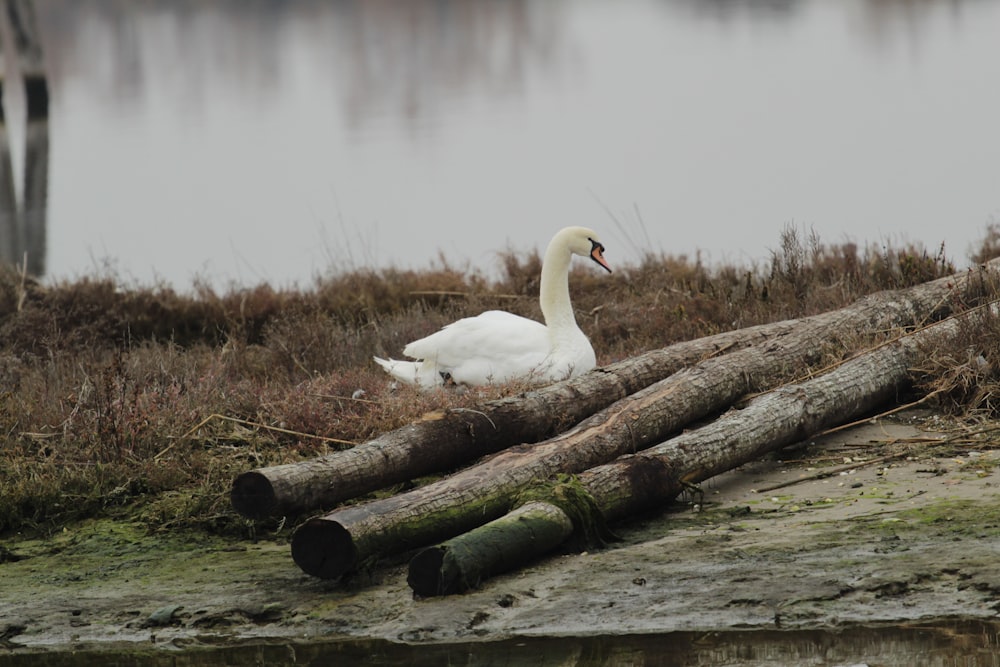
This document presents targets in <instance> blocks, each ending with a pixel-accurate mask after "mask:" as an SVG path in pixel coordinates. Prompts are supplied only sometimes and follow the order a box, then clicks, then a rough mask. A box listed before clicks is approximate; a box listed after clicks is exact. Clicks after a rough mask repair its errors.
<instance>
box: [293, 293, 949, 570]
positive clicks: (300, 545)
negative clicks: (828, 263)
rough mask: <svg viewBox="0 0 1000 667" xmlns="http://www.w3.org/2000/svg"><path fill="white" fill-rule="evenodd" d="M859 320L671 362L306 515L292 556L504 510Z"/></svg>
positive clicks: (415, 542)
mask: <svg viewBox="0 0 1000 667" xmlns="http://www.w3.org/2000/svg"><path fill="white" fill-rule="evenodd" d="M962 282H964V281H962ZM954 287H955V285H954V284H952V285H951V288H950V289H949V290H948V292H947V293H951V290H952V289H954ZM945 296H947V294H946V295H945ZM944 300H945V299H944V298H943V297H942V295H941V294H940V293H938V292H936V291H934V290H919V289H916V288H914V289H910V290H905V291H904V292H902V293H900V294H898V298H897V300H895V301H887V300H885V298H884V296H883V297H882V298H869V299H868V300H867V303H868V306H867V307H865V308H864V309H863V312H865V313H866V315H867V317H868V319H866V320H865V323H866V324H868V325H871V324H872V323H874V322H887V321H893V320H896V321H897V322H898V321H899V317H900V314H901V313H906V315H907V317H906V321H908V322H912V321H913V319H914V315H915V314H916V315H917V316H920V314H921V313H927V312H931V311H933V310H934V309H935V306H936V305H940V304H942V303H943V302H944ZM858 324H859V322H858V315H857V313H856V312H854V311H852V310H851V309H847V310H846V311H836V312H835V313H833V314H831V317H827V318H823V317H817V318H810V319H809V320H805V321H803V322H802V323H800V325H799V326H798V327H796V328H795V329H794V330H793V331H792V332H789V333H787V334H785V335H784V336H781V337H777V338H774V339H772V340H769V341H767V342H766V343H764V344H761V345H756V346H753V347H749V348H744V349H741V350H739V351H736V352H731V353H729V354H727V355H725V356H722V357H717V358H713V359H708V360H705V361H703V362H701V363H699V364H697V365H695V366H693V367H691V368H688V369H685V370H682V371H679V372H677V373H675V374H674V375H672V376H670V377H668V378H666V379H664V380H661V381H660V382H657V383H655V384H653V385H651V386H649V387H647V388H646V389H643V390H641V391H639V392H637V393H635V394H633V395H631V396H628V397H627V398H625V399H622V400H620V401H618V402H616V403H614V404H613V405H611V406H610V407H608V408H606V409H604V410H602V411H601V412H598V413H596V414H595V415H593V416H591V417H590V418H588V419H586V420H584V421H583V422H581V423H580V424H579V425H578V426H577V427H575V428H573V429H571V430H570V431H568V432H566V433H563V434H561V435H558V436H556V437H554V438H550V439H549V440H546V441H543V442H540V443H537V444H535V445H521V446H518V447H514V448H512V449H509V450H507V451H505V452H501V453H499V454H497V455H495V456H493V457H492V458H490V459H488V460H486V461H484V462H482V463H480V464H478V465H476V466H473V467H470V468H467V469H466V470H463V471H461V472H459V473H456V474H455V475H452V476H451V477H447V478H445V479H442V480H440V481H438V482H435V483H432V484H429V485H427V486H424V487H420V488H417V489H414V490H413V491H410V492H408V493H404V494H400V495H397V496H392V497H389V498H384V499H380V500H376V501H372V502H368V503H364V504H360V505H355V506H351V507H346V508H343V509H341V510H337V511H334V512H332V513H330V514H327V515H326V516H322V517H317V518H313V519H311V520H309V521H308V522H306V523H305V524H303V525H302V526H301V527H300V528H299V529H298V530H297V531H296V533H295V535H294V537H293V539H292V557H293V558H294V560H295V562H296V563H297V564H298V565H299V567H301V568H302V569H303V571H305V572H306V573H308V574H312V575H315V576H318V577H322V578H335V577H339V576H341V575H343V574H345V573H346V572H348V571H350V570H351V569H353V568H354V567H356V566H357V565H358V564H359V563H361V562H363V561H366V560H368V559H369V558H373V557H378V556H380V555H383V554H389V553H394V552H397V553H398V552H401V551H406V550H409V549H413V548H416V547H419V546H422V545H424V544H428V543H432V542H435V541H438V540H442V539H446V538H448V537H451V536H454V535H457V534H460V533H463V532H466V531H468V530H471V529H473V528H475V527H477V526H479V525H482V524H484V523H487V522H489V521H491V520H493V519H496V518H498V517H500V516H503V514H505V513H506V512H507V511H508V510H509V509H510V507H512V506H513V505H514V500H515V497H516V495H517V494H518V493H520V492H521V491H523V490H524V489H525V488H526V487H528V486H529V485H530V484H531V483H532V482H534V481H535V480H538V479H547V478H548V477H550V476H551V475H553V474H556V473H579V472H582V471H584V470H586V469H588V468H592V467H594V466H598V465H600V464H602V463H606V462H608V461H611V460H613V459H615V458H617V457H618V456H622V455H624V454H629V453H634V452H636V451H639V450H642V449H645V448H647V447H650V446H652V445H653V444H655V443H658V442H661V441H663V440H665V439H666V438H667V437H669V436H670V435H671V434H672V433H674V432H676V431H677V430H678V429H680V428H681V427H682V426H684V425H685V424H688V423H690V422H692V421H694V420H695V419H699V418H701V417H705V416H707V415H709V414H712V413H716V412H719V411H721V410H723V409H725V408H727V407H729V406H730V405H731V404H732V403H733V402H734V401H735V400H736V399H738V398H740V397H741V396H743V395H745V394H747V393H750V392H753V391H760V390H763V389H765V388H768V387H770V386H773V385H774V384H775V383H777V382H779V381H781V380H783V379H785V378H786V377H787V376H788V374H789V373H791V372H793V371H797V372H801V371H802V369H803V368H805V367H807V366H809V365H810V364H812V363H815V362H816V361H817V360H818V359H819V358H820V354H821V348H822V345H823V343H824V342H829V341H834V340H837V339H838V338H840V337H842V336H845V335H847V334H848V333H851V334H855V333H856V328H857V327H858Z"/></svg>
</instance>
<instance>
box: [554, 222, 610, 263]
mask: <svg viewBox="0 0 1000 667" xmlns="http://www.w3.org/2000/svg"><path fill="white" fill-rule="evenodd" d="M560 238H561V239H562V241H563V243H564V244H565V245H566V247H567V248H568V249H569V251H570V252H571V253H573V254H574V255H580V256H581V257H589V258H591V259H592V260H594V261H595V262H597V263H598V264H600V265H601V266H602V267H604V268H605V269H606V270H607V272H608V273H611V267H610V266H608V263H607V262H606V261H605V260H604V244H602V243H601V242H600V240H599V239H598V238H597V232H595V231H594V230H593V229H587V228H586V227H566V228H565V229H563V230H561V231H560V232H559V233H558V234H556V239H560ZM553 240H555V239H553Z"/></svg>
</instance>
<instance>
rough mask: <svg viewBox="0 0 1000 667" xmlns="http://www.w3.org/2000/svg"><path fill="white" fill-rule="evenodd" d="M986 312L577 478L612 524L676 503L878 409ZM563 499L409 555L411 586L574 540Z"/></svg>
mask: <svg viewBox="0 0 1000 667" xmlns="http://www.w3.org/2000/svg"><path fill="white" fill-rule="evenodd" d="M982 316H983V314H982V313H980V312H973V313H970V314H966V315H964V316H962V317H961V318H955V319H950V320H947V321H945V322H942V323H939V324H936V325H934V326H933V327H930V328H928V329H926V330H923V331H921V332H919V333H916V334H914V335H912V336H909V337H906V338H903V339H901V340H899V341H897V342H894V343H892V344H889V345H885V346H883V347H880V348H878V349H876V350H874V351H871V352H868V353H864V354H862V355H860V356H858V357H856V358H854V359H852V360H850V361H847V362H845V363H844V364H842V365H841V366H839V367H837V368H836V369H834V370H832V371H830V372H828V373H825V374H823V375H821V376H818V377H816V378H814V379H811V380H808V381H806V382H802V383H799V384H793V385H786V386H783V387H779V388H777V389H775V390H772V391H770V392H768V393H766V394H763V395H761V396H758V397H757V398H755V399H753V400H752V401H751V402H750V403H749V404H748V405H747V406H746V407H745V408H742V409H732V410H730V411H729V412H727V413H726V414H725V415H723V416H721V417H719V418H718V419H717V420H715V421H714V422H712V423H710V424H708V425H706V426H703V427H701V428H698V429H696V430H692V431H688V432H686V433H684V434H682V435H679V436H676V437H674V438H672V439H670V440H667V441H666V442H664V443H662V444H660V445H657V446H655V447H651V448H650V449H648V450H646V451H643V452H641V453H637V454H630V455H626V456H623V457H620V458H619V459H617V460H616V461H614V462H611V463H608V464H605V465H601V466H597V467H595V468H591V469H589V470H586V471H584V472H583V473H581V474H580V475H579V477H578V483H579V484H580V485H582V487H583V489H584V490H585V491H586V492H587V493H589V494H590V497H591V499H592V501H593V504H594V505H595V506H596V507H597V508H598V509H599V511H600V513H601V515H602V516H603V518H604V520H606V521H608V522H611V521H614V520H616V519H620V518H622V517H625V516H629V515H632V514H635V513H637V512H641V511H644V510H647V509H649V508H651V507H654V506H656V505H660V504H663V503H666V502H669V501H671V500H673V499H674V498H675V497H676V496H677V495H678V494H679V493H680V492H681V491H683V490H684V488H685V487H686V486H687V485H688V484H692V483H697V482H701V481H703V480H706V479H709V478H710V477H714V476H715V475H717V474H719V473H722V472H725V471H727V470H731V469H733V468H735V467H737V466H740V465H743V464H744V463H747V462H749V461H752V460H754V459H756V458H758V457H760V456H761V455H763V454H765V453H767V452H771V451H775V450H777V449H781V448H782V447H785V446H787V445H790V444H793V443H795V442H800V441H801V440H803V439H805V438H807V437H809V436H810V435H812V434H814V433H816V432H818V431H821V430H823V429H825V428H829V427H831V426H835V425H838V424H842V423H846V422H849V421H851V420H854V419H857V418H859V417H862V416H864V415H866V414H870V413H871V411H872V410H874V409H875V408H877V407H878V406H880V405H883V404H885V403H886V402H887V401H890V400H892V399H893V398H894V397H895V395H896V393H897V391H898V390H899V389H900V388H901V387H903V386H904V385H906V384H907V383H908V382H909V374H908V369H909V368H911V367H912V366H913V365H914V364H916V363H917V362H918V361H919V359H920V358H921V356H922V355H923V353H922V350H923V349H926V348H925V347H924V346H926V345H930V344H940V343H944V342H948V341H950V340H954V339H955V337H956V336H957V335H958V334H960V332H961V331H962V330H963V327H965V326H969V325H970V324H974V322H975V320H976V319H977V318H979V317H982ZM554 488H555V487H554ZM560 506H561V503H559V504H556V503H547V502H544V500H533V501H532V503H531V504H530V507H529V506H524V507H523V508H517V509H515V510H514V511H512V512H511V513H509V514H508V515H506V516H504V517H501V518H499V519H496V520H495V521H492V522H490V523H488V524H486V525H484V526H482V527H480V528H477V529H475V530H472V531H470V532H468V533H465V534H464V535H461V536H459V537H456V538H454V539H453V540H450V541H448V542H445V543H444V544H441V545H438V546H435V547H430V548H427V549H424V550H422V551H420V552H418V553H417V555H416V556H415V557H414V558H413V559H412V560H411V561H410V568H409V576H408V577H407V581H408V582H409V584H410V587H411V588H412V589H413V591H414V592H415V593H417V594H418V595H423V596H430V595H448V594H453V593H460V592H462V591H464V590H466V589H468V588H470V587H472V586H475V585H476V584H477V583H478V582H480V581H482V580H483V579H485V578H487V577H488V576H490V575H491V574H497V573H500V572H504V571H507V570H511V569H514V568H516V567H518V566H521V565H524V564H525V563H527V562H529V561H530V560H533V559H535V558H538V557H539V556H541V555H543V554H544V553H545V549H550V550H551V549H555V548H556V547H557V546H558V545H559V544H560V543H561V542H556V539H557V537H558V536H563V540H566V539H568V538H569V537H570V534H571V533H572V530H570V531H567V529H566V525H567V524H568V523H569V524H570V525H572V523H571V520H570V517H569V516H567V514H566V513H565V512H564V511H563V510H562V509H560ZM525 513H527V514H529V515H530V516H531V524H530V526H531V530H532V534H533V535H537V536H545V537H546V538H547V539H545V540H536V541H535V542H532V541H530V540H526V539H525V538H524V537H523V532H524V526H523V525H522V523H521V522H522V521H523V519H522V518H521V517H522V514H525ZM508 534H509V535H510V536H511V540H510V541H508V540H507V538H506V536H507V535H508ZM515 536H516V537H515ZM515 539H516V541H515ZM508 543H509V544H511V545H516V547H514V546H512V547H511V548H509V549H506V550H503V551H502V552H501V551H499V550H495V549H491V548H490V545H494V544H508ZM515 549H520V550H521V551H520V552H518V551H515Z"/></svg>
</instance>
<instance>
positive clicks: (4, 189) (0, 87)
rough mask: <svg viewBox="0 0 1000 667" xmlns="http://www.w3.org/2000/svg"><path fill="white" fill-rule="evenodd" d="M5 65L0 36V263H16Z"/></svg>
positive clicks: (17, 228)
mask: <svg viewBox="0 0 1000 667" xmlns="http://www.w3.org/2000/svg"><path fill="white" fill-rule="evenodd" d="M0 34H2V33H0ZM8 65H9V63H8V62H7V54H6V50H5V49H4V44H3V41H2V40H0V263H3V264H10V265H15V264H17V263H19V262H20V261H21V259H22V254H23V253H24V240H23V234H22V233H21V220H20V217H19V216H18V214H17V195H16V194H15V192H16V191H15V189H14V165H13V162H12V160H11V157H10V136H9V135H8V134H7V113H6V107H7V104H6V93H7V79H8V74H9V72H8V70H9V66H8Z"/></svg>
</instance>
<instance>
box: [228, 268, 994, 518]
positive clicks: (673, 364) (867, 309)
mask: <svg viewBox="0 0 1000 667" xmlns="http://www.w3.org/2000/svg"><path fill="white" fill-rule="evenodd" d="M977 276H979V277H981V276H980V275H979V272H978V271H976V272H968V273H963V274H956V275H954V276H949V277H947V278H942V279H939V280H935V281H932V282H929V283H926V284H923V285H918V286H916V287H912V288H909V289H906V290H901V291H899V292H881V293H878V294H873V295H870V296H868V297H865V298H863V299H860V300H858V301H857V302H855V303H854V304H852V305H851V306H848V307H847V308H844V309H842V310H838V311H833V312H830V313H824V314H821V315H815V316H812V317H808V318H804V319H798V320H785V321H783V322H777V323H773V324H766V325H759V326H755V327H749V328H746V329H742V330H738V331H731V332H726V333H722V334H718V335H715V336H709V337H706V338H701V339H698V340H695V341H686V342H683V343H678V344H675V345H671V346H669V347H666V348H663V349H659V350H654V351H651V352H648V353H646V354H643V355H640V356H638V357H634V358H631V359H626V360H624V361H620V362H618V363H615V364H611V365H609V366H606V367H604V368H599V369H597V370H595V371H593V372H591V373H586V374H584V375H582V376H580V377H577V378H574V379H572V380H568V381H565V382H559V383H556V384H553V385H550V386H547V387H543V388H541V389H538V390H535V391H530V392H527V393H525V394H522V395H519V396H516V397H510V398H505V399H500V400H496V401H490V402H488V403H486V404H485V405H483V406H482V407H481V409H480V410H476V411H471V410H452V411H447V412H445V413H444V414H443V415H442V414H440V413H436V415H435V417H434V418H433V419H426V420H423V421H420V422H417V423H415V424H411V425H409V426H406V427H404V428H402V429H398V430H396V431H393V432H391V433H387V434H385V435H383V436H380V437H379V438H376V439H374V440H371V441H369V442H367V443H364V444H362V445H358V446H357V447H354V448H353V449H349V450H344V451H340V452H335V453H334V454H330V455H328V456H323V457H317V458H315V459H312V460H310V461H305V462H301V463H293V464H286V465H281V466H274V467H269V468H260V469H257V470H253V471H250V472H247V473H244V474H242V475H239V476H238V477H237V478H236V479H235V480H234V482H233V488H232V493H231V501H232V504H233V507H234V509H236V511H237V512H239V513H240V514H241V515H243V516H245V517H248V518H251V519H260V518H265V517H267V516H282V515H291V514H298V513H302V512H306V511H310V510H314V509H316V508H320V507H333V506H334V505H336V504H337V503H339V502H342V501H344V500H347V499H349V498H353V497H356V496H359V495H363V494H365V493H369V492H371V491H375V490H377V489H380V488H384V487H387V486H391V485H393V484H397V483H400V482H403V481H406V480H409V479H413V478H415V477H420V476H423V475H427V474H431V473H435V472H440V471H442V470H448V469H453V468H457V467H459V466H461V465H463V464H465V463H467V462H469V461H472V460H474V459H476V458H480V457H482V456H485V455H488V454H492V453H494V452H498V451H500V450H502V449H504V448H506V447H509V446H511V445H514V444H518V443H531V442H538V441H541V440H544V439H545V438H549V437H552V436H553V435H555V434H557V433H559V432H560V431H562V430H563V429H565V428H568V427H570V426H571V425H573V424H576V423H578V422H579V421H581V420H582V419H585V418H586V417H588V416H590V415H593V414H594V413H596V412H598V411H599V410H602V409H605V408H607V407H608V406H609V405H611V404H612V403H614V402H615V401H618V400H620V399H622V398H624V397H626V396H629V395H630V394H634V393H636V392H638V391H640V390H642V389H645V388H646V387H649V386H650V385H652V384H653V383H655V382H658V381H660V380H662V379H663V378H666V377H668V376H670V375H671V374H673V373H675V372H677V371H678V370H679V369H681V368H684V367H686V366H690V365H691V364H694V363H697V362H699V361H701V360H703V359H707V358H709V357H712V356H715V355H718V354H720V353H726V352H728V353H732V351H733V350H738V349H745V348H747V347H750V346H755V345H761V344H763V343H766V342H767V341H773V340H781V339H782V338H784V337H787V336H790V335H792V334H793V332H796V331H799V330H808V331H809V332H811V333H810V334H809V335H811V336H821V335H823V333H824V332H825V331H827V330H831V331H837V330H844V331H852V332H857V331H862V330H876V329H880V328H886V327H892V326H910V325H913V324H916V323H919V322H923V321H926V320H929V319H933V318H935V317H938V316H940V315H941V314H944V313H947V312H949V310H950V308H951V306H952V305H953V303H952V302H953V301H956V302H962V301H963V300H964V298H967V297H968V296H969V295H971V294H981V293H984V292H985V291H987V290H986V288H985V281H983V280H975V279H974V278H976V277H977ZM833 337H834V336H833V335H828V336H827V337H826V340H832V339H833ZM721 407H725V406H721Z"/></svg>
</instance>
